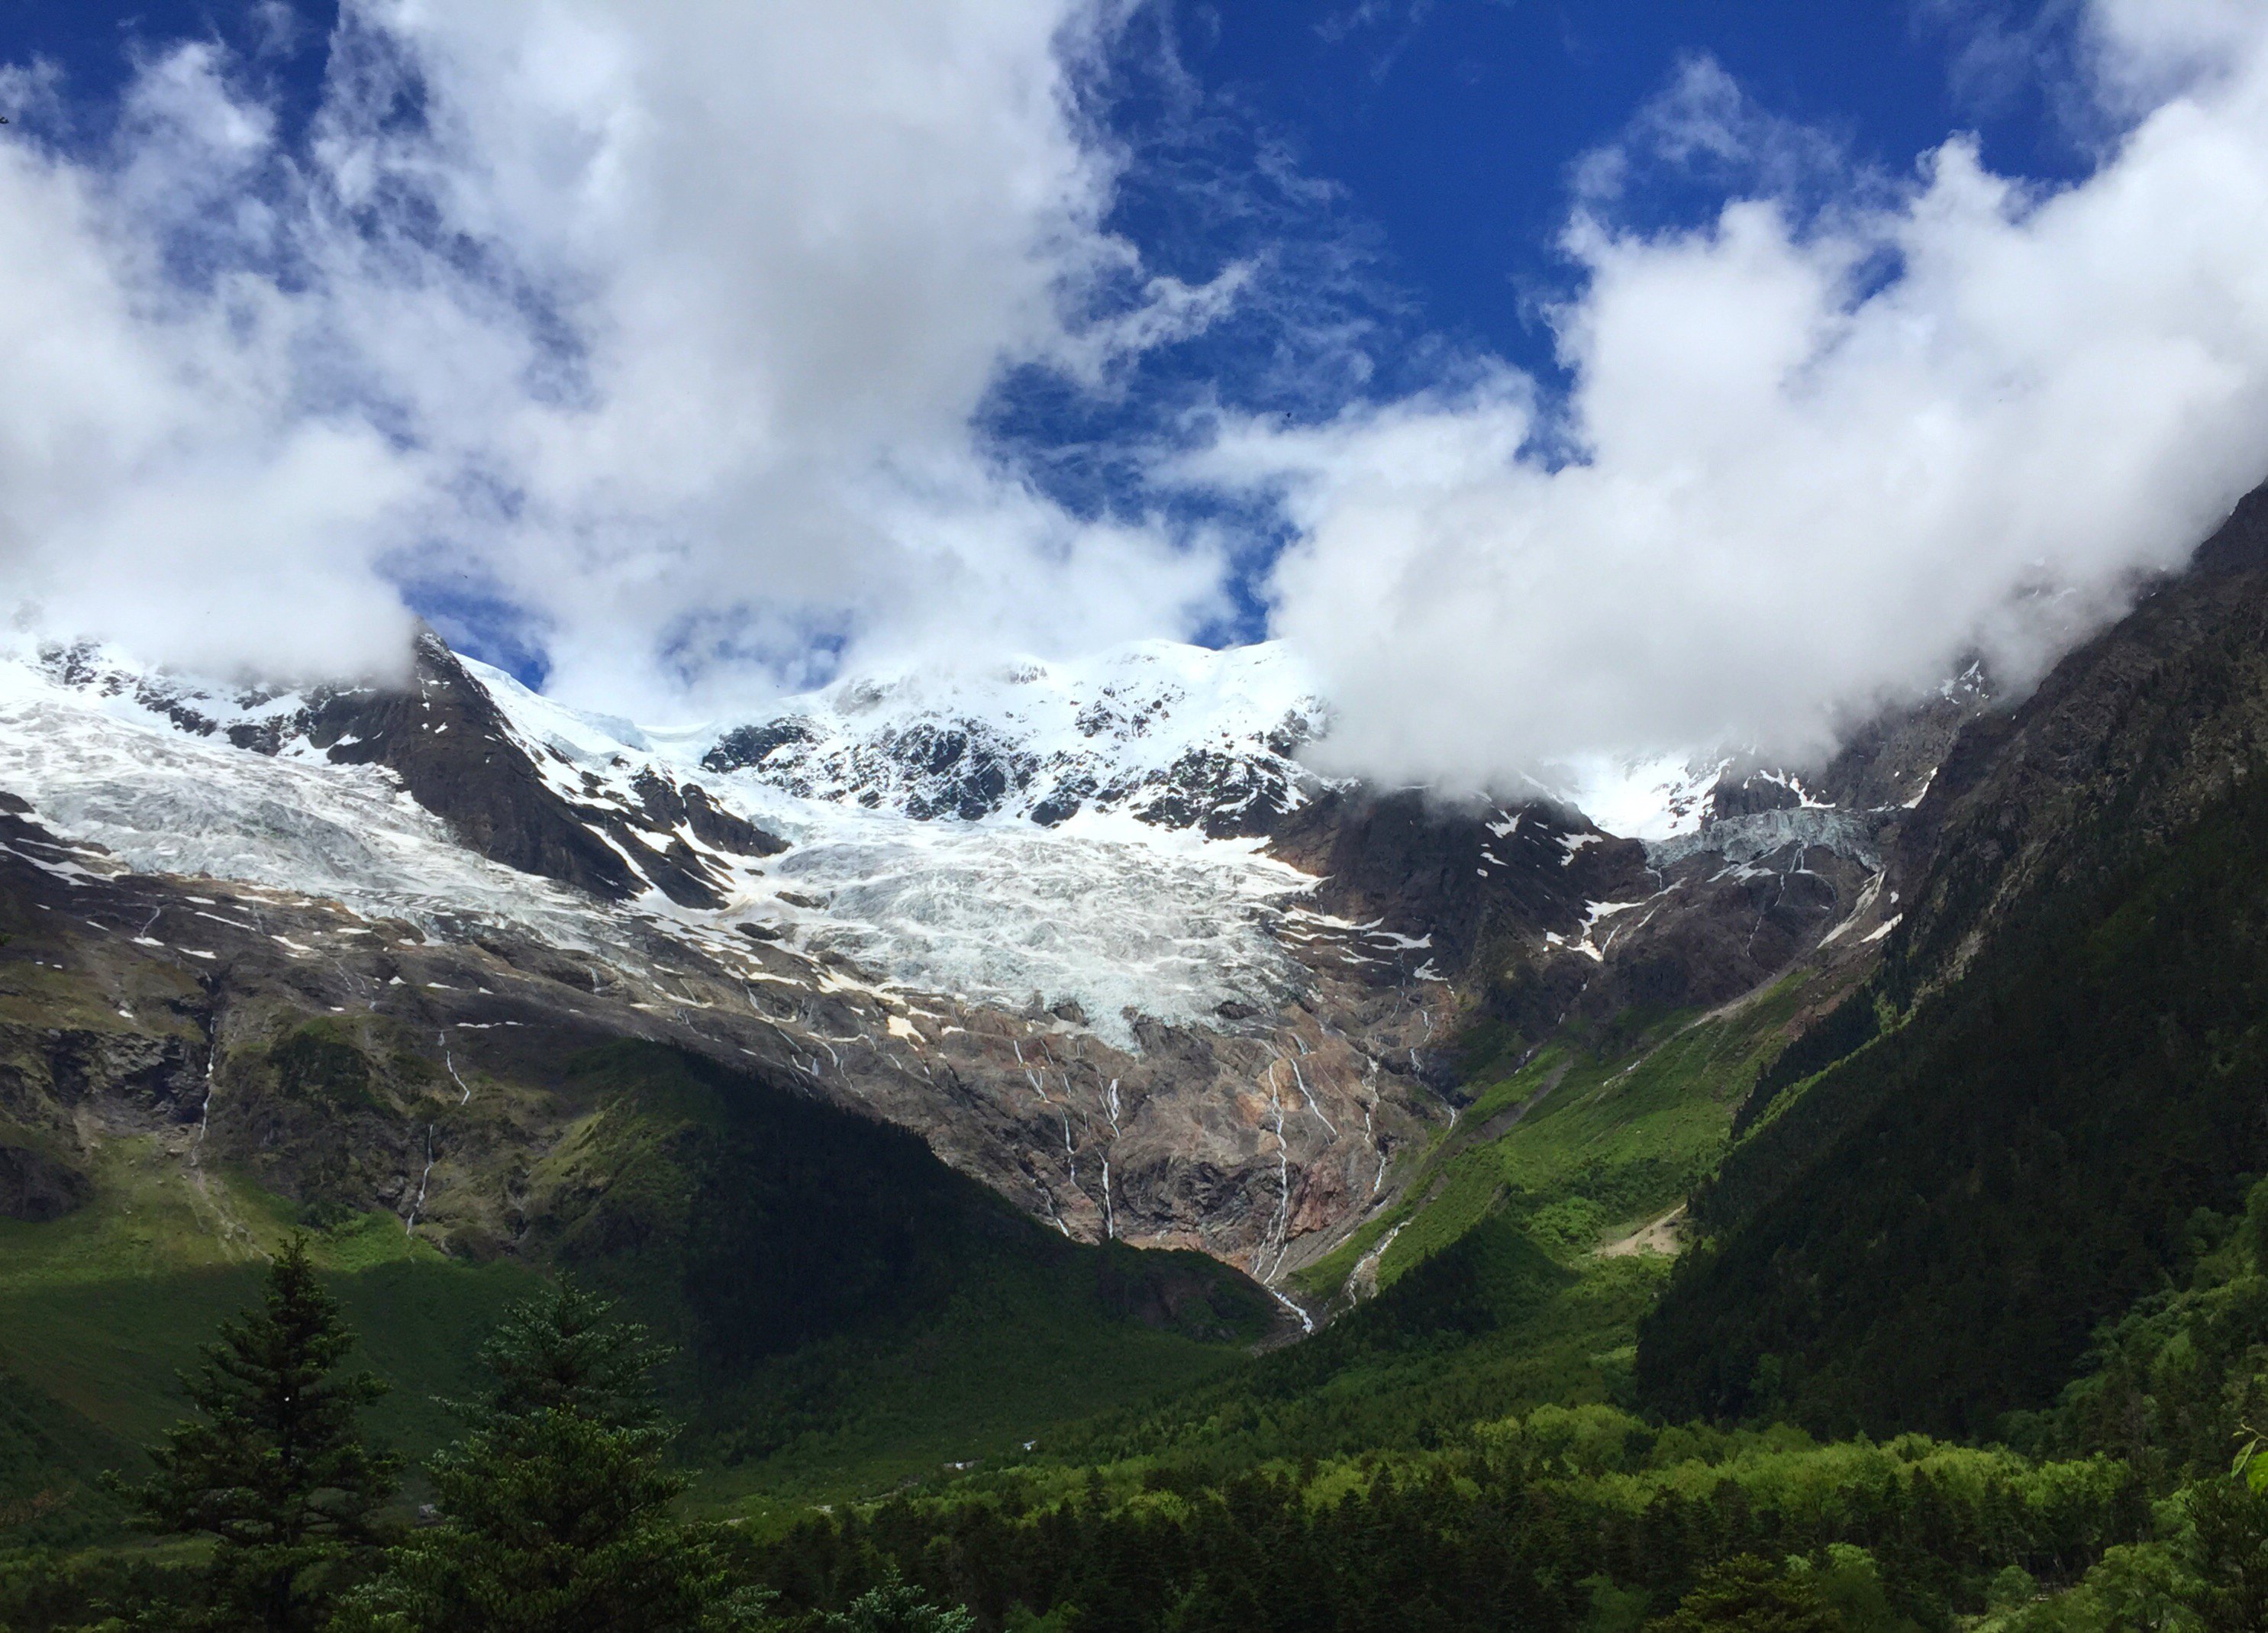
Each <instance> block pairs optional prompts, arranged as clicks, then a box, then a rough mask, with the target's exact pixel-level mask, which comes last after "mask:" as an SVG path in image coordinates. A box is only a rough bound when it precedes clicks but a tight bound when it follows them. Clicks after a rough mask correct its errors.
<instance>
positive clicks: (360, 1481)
mask: <svg viewBox="0 0 2268 1633" xmlns="http://www.w3.org/2000/svg"><path fill="white" fill-rule="evenodd" d="M354 1342H355V1339H354V1334H353V1333H352V1331H350V1329H349V1328H348V1327H347V1325H346V1322H345V1320H344V1319H343V1318H342V1316H341V1314H340V1313H339V1306H338V1304H337V1301H336V1300H335V1299H334V1298H332V1297H331V1296H330V1294H329V1293H328V1292H326V1291H324V1290H323V1287H322V1285H321V1284H320V1283H319V1282H318V1281H317V1280H316V1279H315V1273H314V1269H313V1266H311V1265H310V1264H309V1263H308V1262H307V1244H306V1238H305V1237H298V1236H295V1237H293V1238H292V1239H291V1241H289V1242H287V1243H286V1244H285V1245H284V1251H283V1252H282V1253H281V1254H279V1255H277V1257H276V1262H275V1263H274V1264H273V1265H271V1266H270V1267H269V1272H268V1284H267V1287H266V1289H265V1291H264V1295H263V1297H262V1299H261V1305H260V1306H259V1307H258V1308H255V1309H252V1310H247V1311H246V1312H244V1313H241V1314H239V1315H234V1316H232V1317H230V1318H229V1319H228V1320H225V1321H224V1322H222V1323H221V1328H220V1340H219V1342H217V1343H213V1344H210V1345H208V1346H206V1348H205V1350H204V1352H203V1355H204V1359H203V1364H202V1365H200V1366H199V1368H198V1370H197V1371H196V1372H195V1373H194V1374H184V1376H183V1379H182V1383H183V1386H184V1387H185V1388H186V1390H187V1391H188V1397H189V1401H190V1403H191V1405H193V1406H194V1407H195V1409H196V1416H194V1417H191V1418H188V1419H185V1420H183V1421H182V1422H181V1423H180V1424H179V1425H177V1426H176V1427H174V1428H173V1429H171V1430H168V1431H166V1438H165V1443H164V1444H163V1445H158V1446H156V1447H153V1448H152V1449H151V1453H150V1460H151V1462H152V1463H154V1464H156V1466H157V1473H156V1474H155V1475H152V1476H151V1478H150V1479H149V1480H148V1481H146V1482H144V1483H143V1484H142V1485H140V1486H138V1487H135V1488H132V1489H130V1490H124V1491H123V1495H125V1496H126V1497H129V1500H130V1501H131V1502H132V1504H133V1505H134V1512H135V1518H136V1522H137V1523H138V1524H139V1525H140V1526H143V1527H144V1528H145V1529H148V1530H151V1531H155V1532H158V1533H159V1534H173V1535H195V1534H207V1535H210V1536H212V1537H213V1538H215V1539H216V1540H217V1545H216V1547H215V1548H214V1550H213V1556H212V1561H211V1563H210V1567H209V1569H208V1570H207V1573H206V1576H207V1581H206V1595H207V1600H208V1603H207V1605H206V1606H205V1607H203V1610H202V1611H201V1612H200V1613H198V1614H197V1615H192V1616H190V1617H189V1620H190V1621H191V1622H193V1623H201V1624H202V1625H205V1626H210V1627H217V1628H227V1629H254V1628H256V1629H269V1633H300V1630H301V1629H312V1628H315V1627H320V1625H321V1624H322V1623H323V1622H324V1621H325V1620H326V1618H327V1617H328V1615H329V1613H330V1607H331V1604H332V1601H333V1600H334V1599H335V1596H336V1594H337V1592H338V1589H339V1586H340V1578H341V1577H342V1574H343V1572H342V1565H343V1564H344V1563H346V1562H348V1561H350V1560H351V1559H352V1558H353V1557H354V1556H357V1555H358V1554H361V1553H362V1552H363V1551H364V1550H366V1549H368V1548H372V1547H373V1546H374V1545H375V1544H376V1543H377V1542H378V1541H379V1534H378V1526H377V1520H376V1514H377V1510H378V1508H379V1505H380V1504H383V1503H384V1502H385V1501H386V1499H387V1497H390V1496H391V1495H392V1494H393V1491H394V1475H395V1473H396V1471H397V1470H398V1468H399V1467H400V1460H398V1459H396V1458H394V1457H393V1456H391V1455H388V1454H387V1453H382V1452H379V1451H375V1450H373V1449H372V1447H371V1446H370V1445H368V1444H367V1443H366V1442H365V1440H364V1439H363V1436H362V1429H361V1425H360V1423H359V1422H358V1419H359V1416H360V1414H361V1412H362V1409H363V1408H364V1407H365V1406H367V1405H368V1404H370V1402H372V1401H375V1400H377V1399H378V1398H379V1396H380V1395H382V1394H385V1393H386V1390H387V1386H386V1384H385V1383H384V1382H383V1381H381V1380H380V1379H376V1378H373V1377H371V1376H370V1375H369V1374H367V1373H357V1374H356V1375H354V1376H352V1377H349V1378H335V1377H333V1376H332V1373H333V1372H334V1370H335V1368H336V1367H337V1366H338V1365H339V1363H340V1361H341V1360H342V1359H343V1358H344V1357H345V1356H346V1353H347V1351H348V1350H350V1349H352V1348H353V1347H354ZM111 1484H112V1485H113V1487H114V1489H118V1482H117V1481H116V1480H115V1478H114V1479H113V1480H112V1482H111Z"/></svg>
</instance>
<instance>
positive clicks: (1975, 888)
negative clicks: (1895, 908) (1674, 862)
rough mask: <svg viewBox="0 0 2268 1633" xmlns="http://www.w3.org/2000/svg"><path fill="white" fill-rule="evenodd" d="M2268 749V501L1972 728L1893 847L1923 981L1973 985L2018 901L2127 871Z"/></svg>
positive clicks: (1908, 960)
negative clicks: (1972, 969) (1984, 952)
mask: <svg viewBox="0 0 2268 1633" xmlns="http://www.w3.org/2000/svg"><path fill="white" fill-rule="evenodd" d="M2264 742H2268V493H2256V494H2254V495H2253V496H2251V497H2249V498H2247V499H2246V500H2244V501H2243V503H2242V504H2239V505H2238V506H2237V508H2236V510H2235V512H2234V513H2233V514H2232V515H2231V516H2230V517H2229V519H2228V522H2227V523H2226V524H2225V525H2224V526H2222V527H2221V528H2220V531H2219V532H2217V533H2215V534H2214V535H2213V537H2212V538H2211V539H2209V540H2208V541H2206V542H2205V544H2204V545H2203V546H2201V547H2200V548H2199V549H2198V554H2197V558H2196V563H2195V565H2194V567H2193V568H2192V570H2191V571H2190V572H2188V573H2187V574H2185V575H2183V576H2182V577H2179V578H2176V579H2174V580H2172V581H2170V582H2168V583H2166V584H2164V585H2160V586H2159V587H2158V588H2156V589H2155V590H2154V592H2152V593H2150V594H2149V595H2147V596H2146V597H2145V598H2144V599H2143V600H2141V602H2140V603H2139V605H2138V606H2137V607H2136V608H2135V610H2134V611H2133V612H2132V614H2129V615H2128V616H2127V617H2126V618H2125V619H2124V620H2123V621H2122V622H2119V623H2118V624H2117V625H2115V626H2114V627H2113V628H2111V629H2109V630H2107V631H2105V632H2104V633H2103V634H2102V635H2101V636H2097V637H2096V638H2095V639H2094V640H2093V641H2090V642H2088V644H2086V645H2084V646H2082V647H2080V648H2079V649H2078V650H2077V651H2073V653H2072V654H2071V655H2070V656H2069V657H2067V658H2065V659H2064V660H2063V661H2062V662H2061V663H2059V664H2058V665H2057V666H2056V667H2055V668H2054V670H2053V671H2051V673H2049V675H2048V676H2047V678H2046V679H2045V680H2043V681H2042V682H2041V684H2040V686H2039V687H2038V688H2037V689H2036V691H2035V692H2034V693H2033V694H2032V695H2030V696H2029V697H2028V698H2026V699H2025V700H2024V701H2023V702H2021V705H2019V706H2017V707H2015V708H2014V709H2012V710H2003V711H1998V712H1994V713H1991V714H1987V715H1985V716H1983V717H1980V718H1978V719H1977V720H1976V721H1975V722H1974V723H1972V724H1971V725H1969V726H1968V728H1967V729H1966V730H1965V731H1963V732H1962V734H1961V736H1960V738H1959V739H1958V740H1957V741H1956V742H1955V744H1954V746H1953V747H1952V749H1951V751H1950V752H1949V753H1948V755H1947V757H1946V760H1945V763H1944V766H1943V768H1942V769H1940V771H1939V773H1938V775H1937V777H1936V780H1935V781H1934V782H1933V783H1931V785H1930V788H1929V791H1928V794H1927V796H1926V798H1923V799H1922V800H1921V801H1920V802H1919V804H1918V805H1917V806H1916V807H1915V810H1914V812H1913V814H1912V820H1911V822H1909V823H1907V824H1906V825H1905V826H1904V828H1902V830H1901V831H1900V833H1899V834H1898V835H1897V838H1896V843H1895V845H1894V846H1893V847H1892V855H1893V862H1894V868H1893V878H1894V879H1896V880H1898V881H1901V882H1902V883H1903V886H1904V889H1905V890H1906V891H1907V892H1908V893H1909V894H1910V896H1911V905H1910V907H1909V908H1908V911H1907V914H1906V922H1905V923H1904V926H1903V929H1902V931H1901V933H1900V935H1899V937H1898V942H1897V950H1898V956H1899V957H1900V958H1901V960H1903V962H1904V964H1905V966H1906V967H1907V968H1908V971H1909V974H1910V978H1911V979H1912V980H1913V981H1915V982H1919V983H1921V984H1925V985H1926V984H1933V983H1935V982H1940V981H1943V980H1945V979H1947V978H1948V977H1949V976H1950V975H1953V974H1955V973H1957V972H1958V971H1959V970H1960V969H1961V968H1962V967H1963V966H1964V965H1965V964H1966V963H1967V961H1968V960H1970V958H1971V957H1973V956H1974V955H1975V953H1976V952H1977V949H1978V948H1979V947H1980V946H1981V945H1983V942H1984V941H1985V938H1988V937H1989V936H1990V935H1991V934H1992V931H1993V929H1994V927H1995V926H1996V924H1997V923H1998V922H1999V918H2000V916H2001V915H2002V912H2003V909H2004V908H2005V907H2006V905H2007V903H2009V902H2010V901H2014V900H2017V899H2018V898H2020V897H2021V896H2022V895H2024V894H2028V893H2029V892H2030V891H2031V890H2033V889H2036V888H2037V887H2039V886H2048V885H2053V884H2058V883H2066V882H2073V880H2075V879H2079V878H2080V877H2081V876H2082V875H2084V874H2087V873H2089V872H2097V871H2100V870H2103V869H2106V868H2110V867H2115V866H2118V865H2123V864H2124V862H2125V861H2126V860H2127V859H2128V858H2129V857H2132V854H2133V853H2134V852H2136V851H2138V850H2143V849H2146V848H2148V847H2150V846H2153V845H2155V844H2157V843H2160V842H2162V840H2163V839H2164V837H2165V836H2166V835H2169V833H2172V832H2174V831H2175V830H2176V829H2178V828H2182V827H2184V826H2186V825H2187V824H2188V823H2189V822H2190V821H2191V820H2193V819H2194V818H2195V817H2196V815H2197V813H2198V812H2199V811H2201V810H2202V809H2204V808H2205V806H2206V805H2210V804H2212V803H2213V802H2214V801H2215V800H2217V799H2218V798H2220V797H2221V796H2222V795H2224V794H2225V793H2226V792H2227V791H2228V789H2229V788H2230V787H2231V786H2232V785H2233V784H2234V783H2235V780H2236V779H2238V778H2240V777H2242V776H2246V775H2247V774H2248V773H2249V772H2250V769H2251V768H2253V767H2254V766H2256V765H2257V763H2258V761H2259V758H2260V754H2261V746H2262V744H2263V743H2264Z"/></svg>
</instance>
